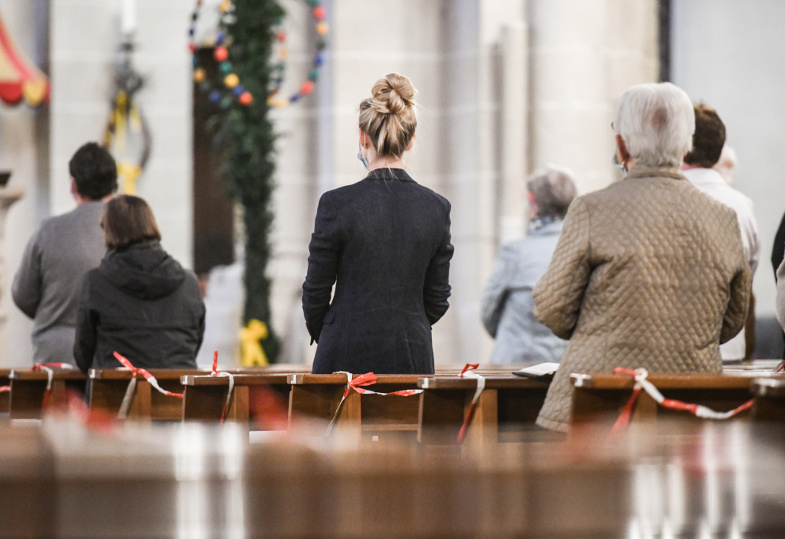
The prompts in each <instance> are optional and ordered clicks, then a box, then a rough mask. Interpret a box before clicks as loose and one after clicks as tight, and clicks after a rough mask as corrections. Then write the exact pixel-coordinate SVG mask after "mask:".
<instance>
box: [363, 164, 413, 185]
mask: <svg viewBox="0 0 785 539" xmlns="http://www.w3.org/2000/svg"><path fill="white" fill-rule="evenodd" d="M365 179H366V180H397V181H401V182H413V181H414V180H413V179H412V177H411V176H409V175H408V174H407V173H406V171H405V170H404V169H402V168H387V167H382V168H377V169H375V170H372V171H370V172H369V173H368V175H367V176H366V177H365Z"/></svg>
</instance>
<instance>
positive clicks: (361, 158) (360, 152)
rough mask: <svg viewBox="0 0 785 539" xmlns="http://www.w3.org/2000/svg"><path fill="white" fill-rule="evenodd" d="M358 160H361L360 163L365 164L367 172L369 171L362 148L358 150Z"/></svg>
mask: <svg viewBox="0 0 785 539" xmlns="http://www.w3.org/2000/svg"><path fill="white" fill-rule="evenodd" d="M357 159H359V160H360V163H362V164H363V166H364V167H365V170H368V161H366V160H365V157H363V149H362V147H360V148H359V149H358V150H357Z"/></svg>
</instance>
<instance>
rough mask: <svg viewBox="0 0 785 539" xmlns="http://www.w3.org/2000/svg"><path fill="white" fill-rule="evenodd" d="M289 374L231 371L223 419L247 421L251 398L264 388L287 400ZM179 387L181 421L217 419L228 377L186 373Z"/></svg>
mask: <svg viewBox="0 0 785 539" xmlns="http://www.w3.org/2000/svg"><path fill="white" fill-rule="evenodd" d="M289 376H290V374H289V373H286V372H258V373H253V374H250V373H245V372H242V371H241V372H238V373H236V374H233V378H234V389H233V390H232V395H231V396H230V399H229V407H228V409H227V415H226V418H225V419H226V420H227V421H236V422H239V423H245V424H247V423H248V422H249V421H250V419H251V417H250V416H251V407H252V405H253V402H254V399H256V398H258V397H259V396H260V394H261V392H263V391H265V390H269V391H272V393H273V395H276V396H277V397H279V398H280V399H281V402H282V403H283V406H284V407H285V406H287V405H288V402H289ZM180 382H181V384H182V386H183V390H184V392H183V395H184V398H183V414H182V418H183V420H185V421H220V420H221V415H222V414H223V411H224V406H225V405H226V397H227V393H228V391H229V377H226V376H210V375H187V376H183V377H182V378H181V380H180Z"/></svg>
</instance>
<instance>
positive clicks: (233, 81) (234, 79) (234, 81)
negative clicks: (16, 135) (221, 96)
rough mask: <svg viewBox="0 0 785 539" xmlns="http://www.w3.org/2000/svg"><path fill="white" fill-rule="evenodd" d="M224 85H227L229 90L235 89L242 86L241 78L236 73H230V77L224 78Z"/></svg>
mask: <svg viewBox="0 0 785 539" xmlns="http://www.w3.org/2000/svg"><path fill="white" fill-rule="evenodd" d="M224 84H225V85H226V87H227V88H234V87H235V86H237V85H238V84H240V78H239V77H238V76H237V75H235V74H234V73H229V74H228V75H226V78H224Z"/></svg>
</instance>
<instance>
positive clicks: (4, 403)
mask: <svg viewBox="0 0 785 539" xmlns="http://www.w3.org/2000/svg"><path fill="white" fill-rule="evenodd" d="M10 376H11V369H0V386H6V387H9V388H10V387H11V378H10ZM10 404H11V391H10V390H9V391H4V392H2V393H0V414H1V413H7V412H8V409H9V406H10Z"/></svg>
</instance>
